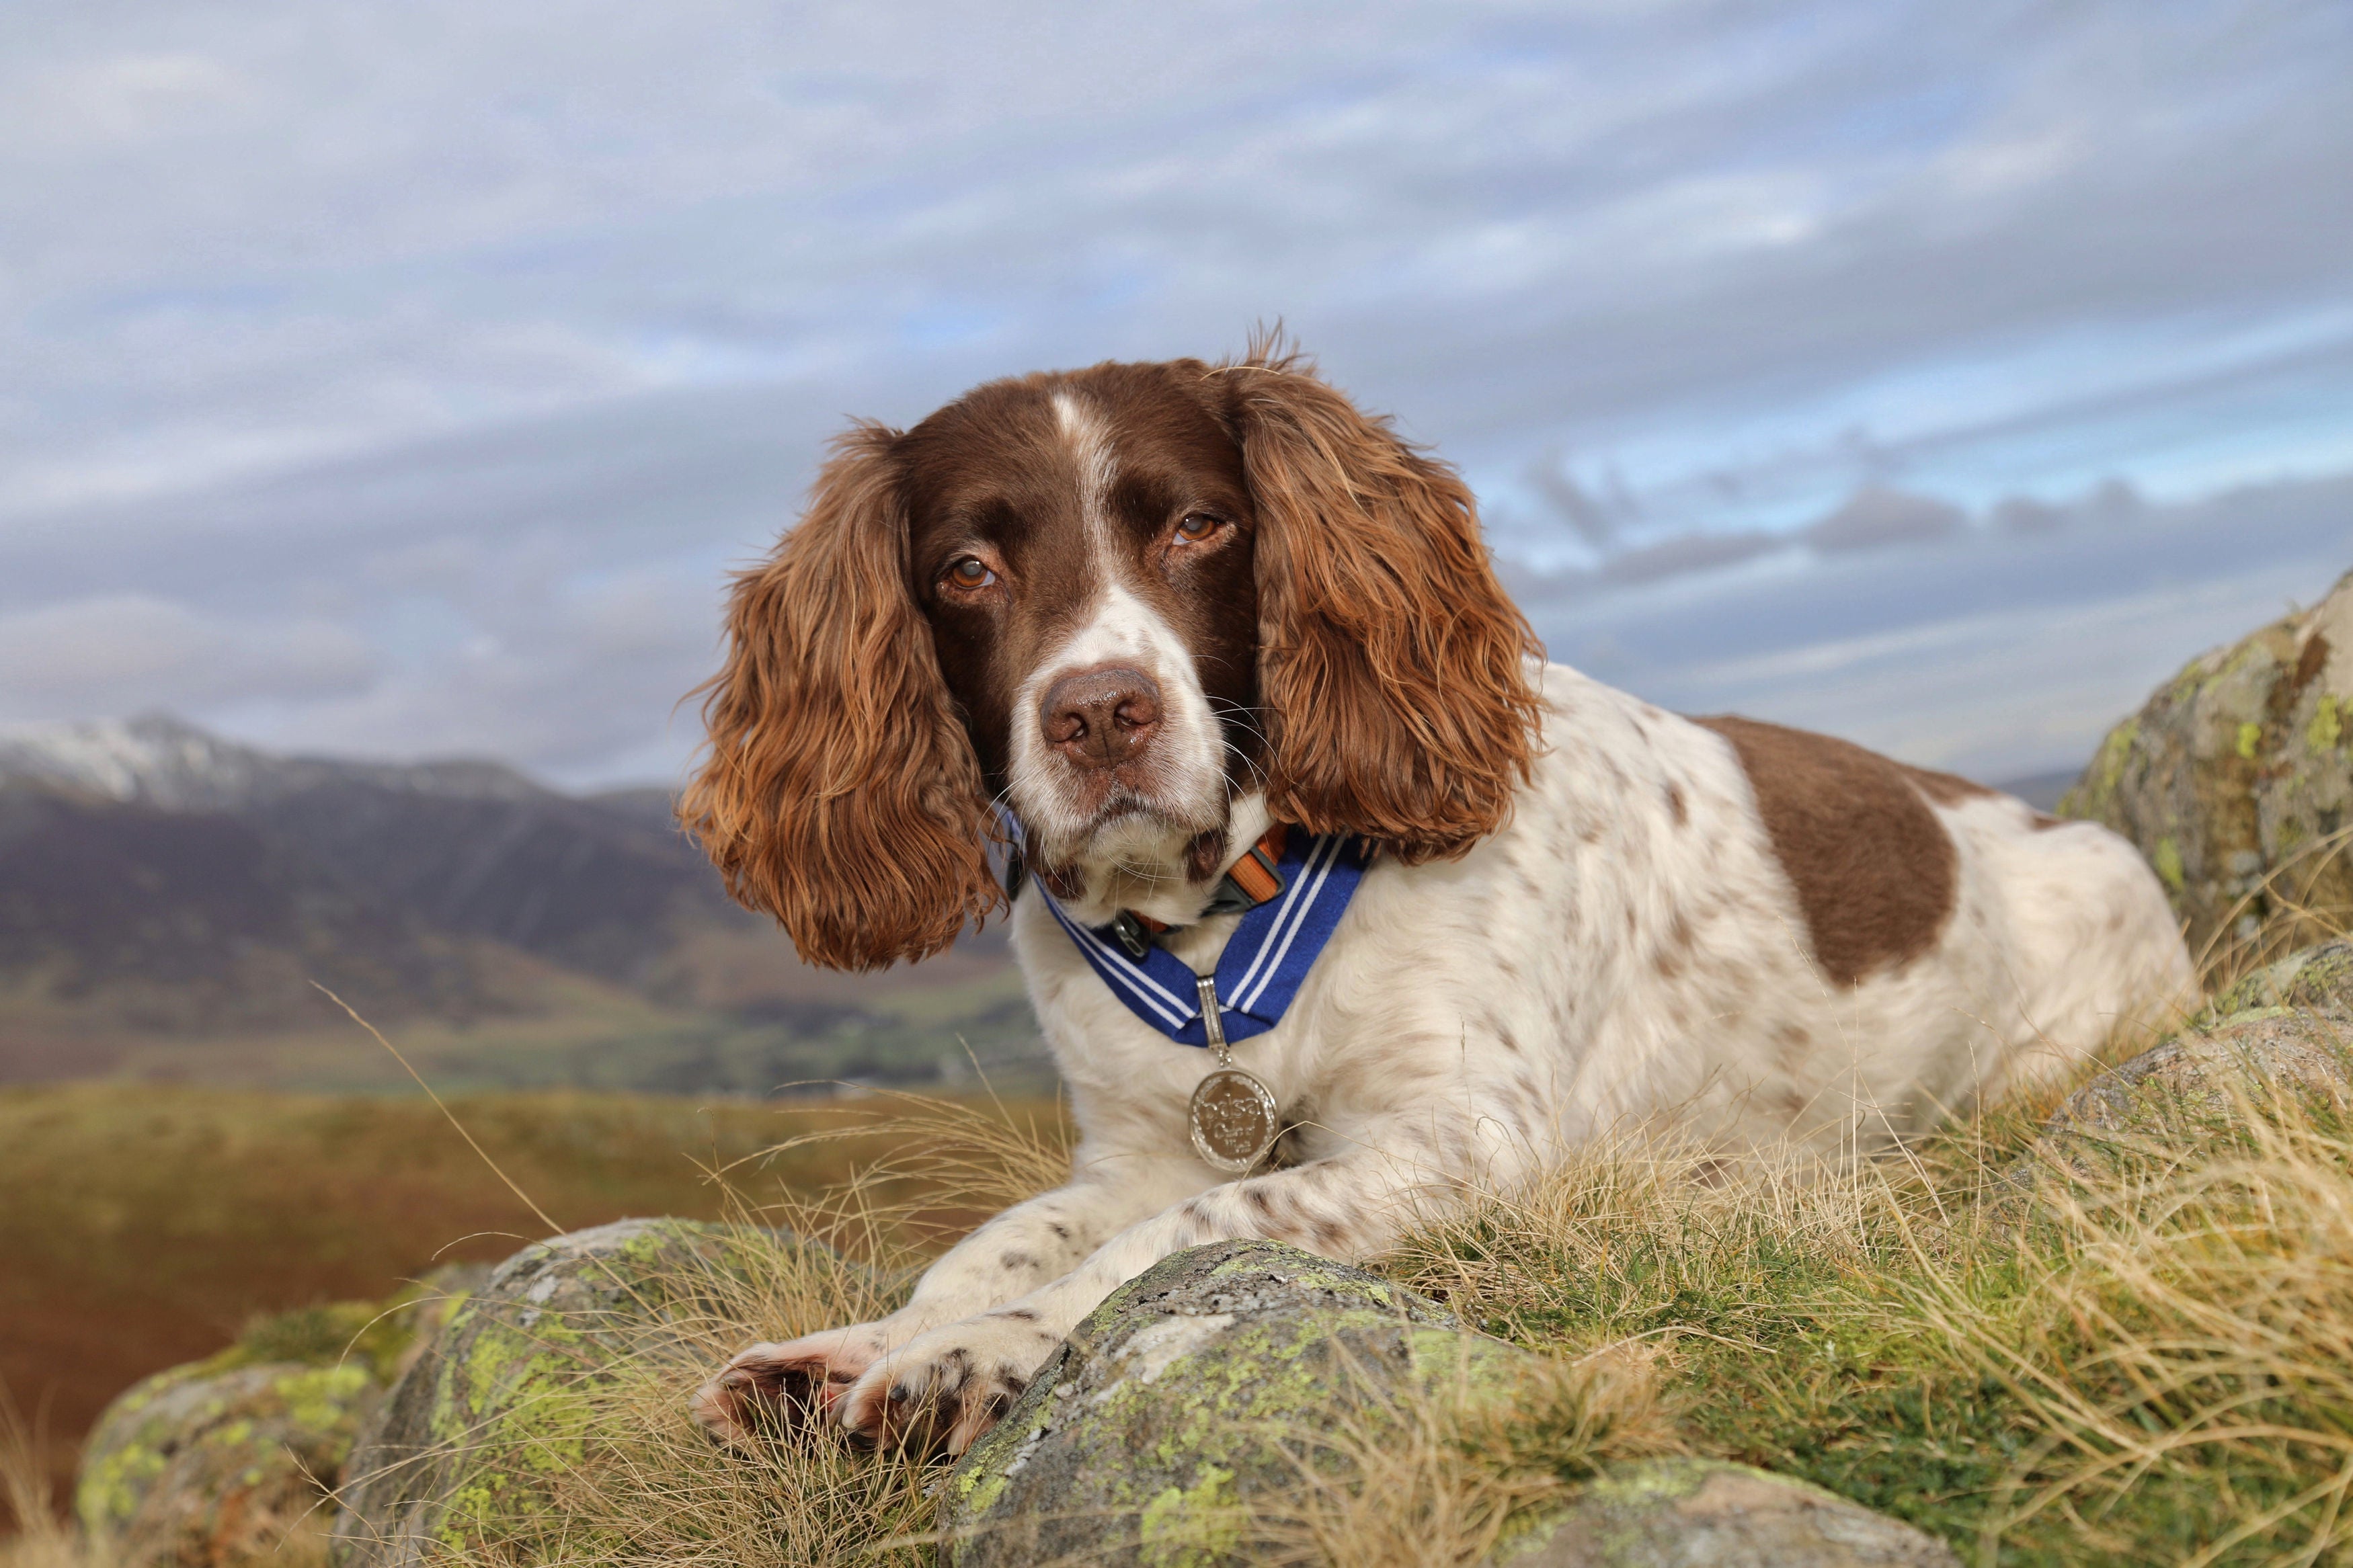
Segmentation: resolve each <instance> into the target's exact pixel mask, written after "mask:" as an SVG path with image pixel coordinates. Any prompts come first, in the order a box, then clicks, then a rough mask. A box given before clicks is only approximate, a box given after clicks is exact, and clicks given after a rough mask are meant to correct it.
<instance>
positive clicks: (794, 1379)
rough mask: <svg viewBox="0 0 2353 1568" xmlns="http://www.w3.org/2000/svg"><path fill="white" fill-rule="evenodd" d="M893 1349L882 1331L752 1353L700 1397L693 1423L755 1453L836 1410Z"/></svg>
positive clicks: (831, 1335)
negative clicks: (757, 1445) (758, 1444)
mask: <svg viewBox="0 0 2353 1568" xmlns="http://www.w3.org/2000/svg"><path fill="white" fill-rule="evenodd" d="M888 1348H889V1342H888V1335H887V1333H886V1331H885V1330H884V1327H883V1325H882V1324H880V1323H861V1324H860V1325H859V1326H858V1327H856V1328H849V1329H830V1330H828V1331H826V1332H824V1333H819V1334H805V1335H803V1336H802V1337H801V1338H799V1339H797V1340H787V1341H786V1342H784V1343H782V1344H756V1345H753V1346H751V1347H750V1348H748V1349H745V1350H742V1351H738V1352H736V1353H735V1354H734V1355H733V1357H732V1358H730V1359H729V1361H728V1363H727V1364H726V1365H725V1366H723V1367H722V1368H720V1369H719V1375H718V1376H716V1377H714V1378H712V1380H711V1381H710V1382H708V1383H706V1384H703V1385H702V1387H701V1388H699V1389H697V1390H696V1391H695V1394H694V1401H693V1405H692V1409H693V1412H694V1418H695V1419H696V1420H697V1421H699V1422H701V1423H702V1426H703V1428H704V1430H706V1431H708V1432H709V1433H710V1434H711V1435H712V1436H714V1437H716V1438H718V1439H719V1440H720V1441H721V1442H723V1443H725V1444H727V1445H728V1446H729V1447H739V1448H740V1447H749V1446H750V1445H751V1444H752V1443H753V1442H754V1440H755V1439H757V1438H760V1437H763V1436H774V1435H775V1434H776V1433H777V1432H780V1431H782V1430H784V1429H785V1428H786V1427H788V1426H794V1425H796V1424H797V1423H799V1422H802V1421H806V1420H807V1419H809V1418H810V1417H811V1416H812V1415H821V1414H823V1413H824V1412H826V1411H828V1410H830V1409H832V1408H833V1406H834V1404H835V1402H836V1401H837V1400H839V1398H840V1397H841V1395H842V1394H843V1392H844V1391H845V1390H847V1389H848V1388H849V1385H850V1384H853V1383H855V1382H856V1381H857V1380H858V1378H859V1376H860V1374H861V1373H864V1372H865V1371H866V1369H867V1368H869V1367H871V1366H872V1365H873V1364H874V1363H875V1362H876V1361H878V1360H879V1359H881V1355H882V1353H883V1352H884V1351H885V1350H887V1349H888Z"/></svg>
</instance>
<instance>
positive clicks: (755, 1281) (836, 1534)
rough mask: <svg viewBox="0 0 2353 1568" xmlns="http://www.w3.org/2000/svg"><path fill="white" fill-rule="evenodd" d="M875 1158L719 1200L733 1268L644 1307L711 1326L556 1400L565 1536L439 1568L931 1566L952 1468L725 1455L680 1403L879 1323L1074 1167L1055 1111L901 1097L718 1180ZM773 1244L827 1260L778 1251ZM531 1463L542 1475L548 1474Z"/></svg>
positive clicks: (479, 1552) (805, 1455)
mask: <svg viewBox="0 0 2353 1568" xmlns="http://www.w3.org/2000/svg"><path fill="white" fill-rule="evenodd" d="M878 1141H880V1142H884V1143H887V1145H888V1147H889V1149H890V1151H891V1152H888V1153H887V1154H885V1155H884V1156H882V1157H881V1158H878V1159H874V1160H871V1161H869V1162H866V1163H862V1164H861V1165H860V1168H859V1169H858V1170H857V1171H856V1173H854V1174H853V1175H852V1176H850V1177H849V1179H848V1180H846V1181H844V1182H842V1183H840V1184H836V1185H833V1186H830V1187H828V1188H826V1189H824V1190H821V1191H818V1192H814V1193H803V1192H799V1191H792V1190H787V1191H785V1192H782V1193H776V1194H771V1195H769V1196H768V1197H766V1198H765V1200H764V1201H763V1200H760V1199H757V1198H756V1197H754V1196H751V1195H747V1194H745V1193H744V1191H743V1189H742V1188H740V1187H736V1186H732V1185H729V1186H723V1187H722V1189H721V1190H722V1191H723V1193H725V1194H727V1195H728V1198H727V1203H728V1206H727V1215H726V1217H727V1219H728V1220H729V1221H730V1222H732V1224H733V1235H732V1237H731V1245H730V1248H729V1252H730V1256H731V1258H733V1259H734V1260H735V1263H736V1268H733V1270H729V1271H719V1272H712V1273H697V1274H695V1275H694V1277H693V1278H692V1279H678V1280H675V1281H666V1282H663V1283H664V1285H665V1286H669V1287H674V1288H665V1289H658V1290H657V1291H655V1292H653V1294H656V1295H659V1296H660V1297H662V1298H664V1299H666V1300H678V1301H690V1300H700V1301H702V1302H703V1303H704V1306H703V1308H702V1311H701V1314H700V1315H699V1316H695V1317H692V1318H688V1319H683V1320H681V1319H675V1318H670V1319H666V1321H664V1323H663V1325H662V1331H661V1333H660V1335H659V1338H649V1340H648V1341H647V1342H646V1343H645V1345H644V1346H643V1347H642V1348H639V1349H637V1350H634V1351H631V1352H627V1353H624V1354H623V1355H621V1356H620V1357H618V1358H617V1360H615V1361H613V1362H611V1363H606V1364H604V1365H602V1366H600V1367H596V1368H593V1369H586V1370H585V1371H584V1373H583V1375H582V1376H581V1377H580V1379H579V1380H578V1382H577V1384H576V1385H575V1386H574V1387H573V1388H571V1389H568V1390H566V1391H565V1394H566V1395H567V1397H573V1396H576V1398H577V1399H578V1400H579V1401H580V1403H581V1405H582V1406H583V1408H584V1411H585V1419H584V1421H583V1423H582V1426H583V1429H585V1430H586V1431H587V1432H589V1433H591V1434H593V1436H592V1437H591V1438H590V1440H588V1441H587V1442H586V1443H585V1444H583V1445H582V1446H581V1447H580V1449H579V1451H578V1453H577V1455H576V1456H570V1455H566V1456H565V1457H563V1458H562V1459H561V1461H560V1463H559V1464H557V1466H556V1473H555V1474H554V1476H553V1477H552V1479H550V1482H549V1486H550V1497H551V1502H552V1508H553V1513H554V1517H556V1518H558V1519H560V1520H561V1521H562V1527H561V1529H560V1531H556V1532H555V1533H554V1534H553V1535H548V1534H537V1535H533V1537H532V1538H531V1539H530V1540H529V1541H528V1542H498V1541H481V1542H474V1543H472V1544H470V1545H467V1546H464V1547H460V1548H457V1549H453V1550H451V1551H450V1552H448V1553H447V1555H446V1558H445V1559H444V1560H445V1561H446V1562H447V1563H450V1564H452V1565H471V1564H481V1565H483V1568H489V1565H491V1564H509V1563H518V1562H523V1561H528V1562H529V1563H533V1564H534V1565H535V1568H561V1565H565V1564H573V1563H578V1564H582V1565H583V1568H586V1564H590V1563H596V1564H606V1563H613V1562H617V1561H619V1562H630V1563H663V1564H670V1565H678V1568H702V1565H709V1568H721V1565H726V1568H736V1565H754V1568H817V1565H819V1564H828V1565H831V1564H846V1563H873V1564H878V1565H881V1568H890V1565H894V1564H906V1565H916V1564H926V1563H931V1562H933V1561H934V1547H933V1544H932V1536H931V1531H932V1527H933V1519H934V1512H935V1510H936V1502H935V1500H934V1498H933V1496H932V1495H931V1491H932V1489H933V1487H934V1484H935V1483H936V1482H937V1481H938V1480H939V1479H940V1478H941V1476H943V1475H944V1473H945V1472H944V1469H943V1468H940V1467H938V1466H936V1465H928V1464H925V1463H923V1462H921V1461H917V1460H911V1459H907V1458H900V1457H896V1456H887V1457H878V1456H875V1455H871V1454H867V1453H861V1452H858V1451H855V1450H853V1449H851V1448H849V1447H848V1446H846V1445H845V1444H843V1443H842V1442H841V1441H840V1440H839V1437H838V1436H835V1435H833V1434H831V1433H829V1432H806V1431H804V1432H797V1433H794V1434H791V1435H788V1436H786V1437H784V1438H783V1439H781V1440H780V1441H777V1442H776V1443H774V1444H770V1445H766V1446H764V1447H761V1448H760V1449H758V1450H757V1451H756V1452H753V1453H749V1454H744V1453H738V1452H733V1451H730V1450H723V1449H722V1448H720V1447H717V1446H716V1445H714V1444H713V1443H712V1441H711V1440H710V1438H709V1436H707V1435H705V1434H704V1433H703V1432H702V1429H701V1428H700V1427H699V1426H696V1425H695V1424H694V1423H693V1422H692V1420H691V1418H690V1417H689V1415H688V1414H687V1395H688V1394H689V1393H691V1390H692V1389H693V1388H694V1386H695V1385H696V1384H698V1383H700V1382H701V1381H702V1379H703V1378H704V1377H706V1376H708V1375H709V1374H710V1373H711V1372H712V1370H713V1369H715V1368H716V1367H717V1366H718V1365H719V1364H720V1363H723V1362H724V1361H725V1360H726V1359H727V1357H728V1356H730V1355H732V1354H733V1353H734V1352H736V1351H738V1350H741V1349H742V1348H743V1347H744V1344H745V1343H746V1342H749V1341H752V1340H755V1339H789V1338H793V1337H795V1336H797V1335H799V1334H803V1333H807V1332H809V1331H814V1330H818V1329H821V1328H828V1327H834V1326H839V1325H842V1324H847V1323H855V1322H863V1321H871V1320H872V1319H874V1318H878V1317H881V1316H882V1315H883V1314H885V1313H887V1312H889V1311H891V1310H893V1309H894V1308H896V1307H898V1306H899V1305H901V1304H902V1302H903V1300H905V1296H906V1292H907V1289H909V1287H910V1286H911V1285H912V1283H913V1279H914V1276H915V1274H916V1273H917V1272H918V1271H919V1269H920V1268H921V1267H922V1266H923V1263H925V1262H926V1261H928V1260H929V1259H930V1258H932V1257H933V1256H934V1255H935V1254H936V1253H937V1251H938V1250H939V1249H940V1247H942V1245H944V1242H945V1241H946V1240H948V1239H951V1238H952V1237H955V1236H956V1235H960V1234H962V1232H964V1231H965V1230H966V1229H969V1228H970V1226H972V1224H973V1223H975V1221H976V1220H977V1219H978V1218H980V1217H982V1216H984V1215H987V1214H990V1213H994V1212H995V1211H996V1210H997V1209H999V1208H1002V1207H1004V1206H1006V1205H1008V1204H1010V1203H1013V1202H1015V1201H1018V1199H1019V1198H1021V1197H1026V1196H1028V1195H1029V1194H1032V1193H1034V1192H1036V1191H1038V1190H1039V1189H1040V1188H1041V1187H1043V1186H1046V1185H1050V1184H1053V1183H1055V1182H1058V1181H1060V1180H1062V1179H1064V1178H1065V1177H1066V1176H1067V1174H1068V1172H1069V1169H1070V1155H1069V1149H1070V1143H1071V1134H1070V1130H1069V1128H1068V1126H1067V1124H1066V1123H1065V1122H1064V1121H1063V1120H1062V1119H1061V1117H1060V1114H1059V1111H1058V1110H1057V1111H1049V1110H1043V1109H1039V1108H1008V1107H1005V1106H1003V1105H1000V1104H996V1103H993V1102H992V1103H988V1104H965V1103H958V1102H953V1101H940V1100H927V1099H924V1098H922V1097H919V1096H913V1095H898V1096H886V1097H883V1101H882V1103H881V1104H880V1105H877V1106H875V1107H873V1108H872V1109H871V1110H866V1111H862V1112H854V1113H850V1114H848V1115H845V1116H844V1117H843V1118H842V1119H841V1120H840V1121H839V1123H838V1124H837V1125H835V1126H833V1127H830V1128H826V1129H819V1130H813V1131H807V1132H804V1133H801V1134H799V1135H798V1136H797V1137H795V1138H793V1139H790V1140H788V1141H787V1142H786V1143H784V1144H782V1145H778V1146H777V1147H776V1148H775V1149H773V1150H770V1151H767V1152H765V1153H763V1154H762V1155H759V1156H753V1157H746V1158H744V1159H742V1160H738V1161H735V1162H732V1163H727V1164H724V1165H721V1166H719V1167H717V1168H715V1169H714V1171H713V1174H714V1175H715V1176H718V1177H721V1178H730V1177H738V1176H741V1175H743V1174H744V1173H747V1172H754V1171H756V1170H757V1169H759V1168H760V1166H761V1164H762V1163H763V1162H764V1161H766V1160H770V1159H773V1158H776V1157H783V1156H786V1155H791V1154H794V1153H796V1152H807V1151H808V1150H810V1149H812V1148H823V1147H825V1146H827V1145H828V1144H832V1143H838V1142H852V1143H857V1144H860V1145H861V1146H868V1147H871V1146H872V1145H873V1144H874V1143H875V1142H878ZM779 1234H782V1235H786V1236H790V1237H798V1238H800V1240H801V1241H802V1242H803V1243H804V1244H806V1243H815V1244H817V1245H814V1246H810V1245H799V1246H794V1245H787V1244H785V1243H782V1242H779V1241H778V1240H777V1239H776V1237H777V1236H778V1235H779ZM535 1463H536V1464H537V1465H538V1466H539V1467H540V1468H546V1467H547V1465H548V1463H549V1457H548V1456H547V1455H544V1454H543V1455H540V1456H538V1457H537V1458H536V1460H535Z"/></svg>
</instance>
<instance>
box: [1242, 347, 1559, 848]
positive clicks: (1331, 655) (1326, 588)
mask: <svg viewBox="0 0 2353 1568" xmlns="http://www.w3.org/2000/svg"><path fill="white" fill-rule="evenodd" d="M1221 379H1223V380H1224V381H1225V382H1226V383H1227V384H1228V387H1229V395H1230V396H1231V398H1232V399H1233V403H1232V407H1233V408H1234V410H1235V418H1236V422H1237V425H1238V426H1239V433H1240V437H1241V443H1242V455H1243V461H1244V466H1245V468H1246V470H1247V472H1248V475H1249V479H1250V497H1251V502H1252V505H1253V506H1254V508H1255V509H1256V510H1257V514H1258V529H1259V533H1258V543H1257V556H1258V604H1259V689H1260V694H1261V700H1263V702H1264V703H1265V705H1266V709H1267V719H1268V724H1267V739H1268V741H1269V742H1270V743H1271V753H1272V755H1271V761H1270V765H1269V770H1268V772H1269V780H1268V804H1269V805H1270V806H1271V809H1272V810H1273V813H1274V815H1275V816H1276V817H1278V818H1280V819H1282V820H1284V821H1289V822H1295V823H1297V824H1299V825H1300V826H1303V827H1305V828H1307V829H1308V830H1309V831H1311V832H1316V833H1328V832H1337V831H1342V830H1352V831H1355V832H1357V833H1361V834H1363V835H1365V836H1366V837H1369V838H1371V839H1373V840H1375V841H1376V842H1377V843H1378V844H1379V845H1380V846H1381V847H1383V848H1385V849H1387V850H1388V851H1389V852H1391V853H1393V854H1395V855H1396V856H1398V858H1400V859H1403V860H1406V861H1409V862H1410V861H1419V860H1426V859H1429V858H1432V857H1435V856H1451V855H1459V854H1461V852H1462V851H1463V850H1465V849H1467V848H1469V847H1471V845H1472V843H1473V842H1474V841H1476V840H1477V839H1478V838H1480V837H1482V836H1483V835H1485V834H1488V833H1492V832H1493V831H1494V830H1495V829H1496V828H1497V827H1499V826H1502V825H1503V823H1504V819H1505V817H1507V816H1509V815H1510V812H1511V803H1512V795H1513V791H1514V788H1515V787H1516V786H1517V785H1518V784H1522V783H1524V782H1525V781H1526V779H1527V777H1528V768H1529V762H1530V758H1531V755H1532V752H1533V748H1534V747H1535V743H1536V726H1537V698H1536V694H1535V688H1534V687H1533V685H1532V684H1531V681H1530V678H1529V671H1528V668H1527V665H1526V662H1525V661H1526V660H1527V659H1528V658H1531V657H1532V656H1535V655H1536V654H1537V653H1538V651H1539V650H1538V648H1537V645H1536V641H1535V634H1534V633H1532V632H1531V631H1530V630H1529V629H1528V625H1527V622H1526V620H1525V618H1523V617H1522V616H1521V615H1520V612H1519V610H1518V608H1517V607H1516V606H1514V605H1513V603H1512V602H1511V600H1510V598H1509V597H1507V596H1506V595H1504V589H1503V584H1500V583H1498V582H1497V581H1496V580H1495V572H1494V567H1493V563H1492V562H1491V561H1490V560H1489V559H1488V555H1487V546H1486V543H1485V541H1484V540H1483V539H1482V538H1481V536H1480V532H1479V519H1478V512H1477V509H1476V507H1475V505H1474V503H1473V502H1472V498H1471V492H1470V490H1469V489H1468V488H1467V487H1466V486H1464V484H1463V483H1462V481H1461V479H1460V478H1458V477H1457V476H1456V475H1455V473H1454V471H1453V470H1452V469H1451V468H1448V467H1446V466H1445V465H1444V464H1442V463H1440V462H1437V461H1434V460H1432V459H1430V458H1426V457H1423V456H1422V455H1421V454H1419V453H1418V452H1416V451H1415V450H1414V449H1413V448H1412V447H1409V446H1407V445H1406V444H1405V442H1404V441H1402V440H1400V439H1399V438H1398V436H1397V434H1396V433H1395V432H1394V431H1392V430H1391V429H1390V428H1389V426H1388V421H1386V420H1383V419H1374V418H1369V417H1367V416H1366V415H1364V414H1362V413H1360V412H1359V411H1358V410H1357V408H1356V405H1354V404H1352V403H1350V402H1349V401H1348V399H1347V398H1346V397H1345V396H1343V395H1341V394H1340V393H1338V392H1337V391H1335V390H1334V389H1333V388H1332V387H1331V386H1329V385H1327V384H1325V383H1324V382H1323V381H1322V380H1321V379H1319V378H1318V377H1317V376H1316V375H1315V374H1314V373H1313V372H1312V370H1311V369H1309V368H1308V367H1307V366H1305V365H1304V364H1303V363H1301V362H1300V361H1299V360H1298V359H1297V358H1296V357H1295V356H1293V355H1284V354H1280V353H1254V354H1253V355H1252V357H1251V358H1250V359H1249V360H1246V361H1244V362H1243V363H1240V364H1237V365H1231V366H1229V367H1227V368H1226V369H1225V371H1224V374H1223V376H1222V378H1221Z"/></svg>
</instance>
